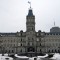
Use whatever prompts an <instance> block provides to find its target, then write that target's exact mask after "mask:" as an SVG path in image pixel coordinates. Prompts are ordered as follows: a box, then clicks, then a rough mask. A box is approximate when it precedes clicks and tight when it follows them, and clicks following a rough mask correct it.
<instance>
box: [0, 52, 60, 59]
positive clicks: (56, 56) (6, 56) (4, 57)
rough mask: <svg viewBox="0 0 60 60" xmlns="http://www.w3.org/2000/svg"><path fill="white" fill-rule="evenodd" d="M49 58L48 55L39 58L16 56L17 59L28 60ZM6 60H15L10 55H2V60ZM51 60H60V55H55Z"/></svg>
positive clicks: (0, 56)
mask: <svg viewBox="0 0 60 60" xmlns="http://www.w3.org/2000/svg"><path fill="white" fill-rule="evenodd" d="M47 56H48V54H46V55H45V56H37V57H27V56H18V55H17V54H15V57H17V58H22V59H23V58H25V59H26V58H27V59H29V60H34V58H37V60H40V59H41V58H42V59H43V58H45V57H47ZM6 58H7V59H9V60H13V58H11V57H8V54H4V56H2V54H0V60H6ZM50 59H53V60H54V59H56V60H60V54H59V53H55V54H54V55H53V57H52V58H50Z"/></svg>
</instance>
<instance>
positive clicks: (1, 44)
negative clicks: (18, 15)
mask: <svg viewBox="0 0 60 60" xmlns="http://www.w3.org/2000/svg"><path fill="white" fill-rule="evenodd" d="M2 52H4V53H33V54H34V53H48V52H50V53H55V52H60V28H59V27H52V28H51V29H50V32H41V30H39V31H38V32H36V31H35V16H34V15H33V12H32V9H31V8H30V9H29V11H28V15H27V16H26V32H23V30H21V31H20V32H16V33H0V53H2Z"/></svg>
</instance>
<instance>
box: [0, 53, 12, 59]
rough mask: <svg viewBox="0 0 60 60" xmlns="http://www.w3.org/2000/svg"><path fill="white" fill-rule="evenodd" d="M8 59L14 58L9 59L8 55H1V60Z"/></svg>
mask: <svg viewBox="0 0 60 60" xmlns="http://www.w3.org/2000/svg"><path fill="white" fill-rule="evenodd" d="M6 58H9V60H13V58H11V57H8V55H7V54H4V56H2V54H0V60H6Z"/></svg>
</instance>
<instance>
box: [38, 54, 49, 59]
mask: <svg viewBox="0 0 60 60" xmlns="http://www.w3.org/2000/svg"><path fill="white" fill-rule="evenodd" d="M47 56H48V54H46V55H45V56H37V58H45V57H47Z"/></svg>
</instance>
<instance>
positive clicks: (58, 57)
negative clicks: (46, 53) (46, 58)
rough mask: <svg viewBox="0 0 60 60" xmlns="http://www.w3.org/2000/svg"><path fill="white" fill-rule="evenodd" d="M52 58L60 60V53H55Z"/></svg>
mask: <svg viewBox="0 0 60 60" xmlns="http://www.w3.org/2000/svg"><path fill="white" fill-rule="evenodd" d="M51 59H57V60H60V54H59V53H55V54H54V56H53V57H52V58H51Z"/></svg>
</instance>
